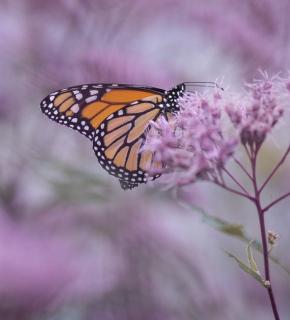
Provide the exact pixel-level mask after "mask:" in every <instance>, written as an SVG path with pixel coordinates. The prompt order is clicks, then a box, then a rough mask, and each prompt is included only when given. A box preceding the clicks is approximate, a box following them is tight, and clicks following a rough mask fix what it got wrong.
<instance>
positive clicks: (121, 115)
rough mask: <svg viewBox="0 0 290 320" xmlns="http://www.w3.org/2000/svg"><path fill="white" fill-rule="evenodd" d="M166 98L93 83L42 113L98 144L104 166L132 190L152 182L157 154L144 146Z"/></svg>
mask: <svg viewBox="0 0 290 320" xmlns="http://www.w3.org/2000/svg"><path fill="white" fill-rule="evenodd" d="M163 97H164V90H162V89H158V88H153V87H142V86H128V85H123V84H118V85H117V84H90V85H81V86H75V87H70V88H67V89H63V90H60V91H56V92H54V93H52V94H50V95H48V96H47V97H46V98H45V99H44V100H43V101H42V102H41V110H42V112H43V113H45V114H46V115H47V116H48V117H49V118H50V119H51V120H54V121H56V122H58V123H60V124H63V125H66V126H68V127H71V128H73V129H75V130H77V131H79V132H80V133H82V134H84V135H85V136H86V137H88V138H89V139H91V140H93V141H94V151H95V153H96V156H97V158H98V160H99V162H100V164H101V166H102V167H103V168H104V169H105V170H106V171H108V172H109V173H110V174H111V175H114V176H116V177H118V178H119V179H120V182H121V186H122V188H123V189H128V188H133V187H135V186H137V185H138V184H139V183H145V182H146V181H147V180H148V173H147V170H148V169H149V167H150V165H151V164H152V159H153V154H152V153H150V152H148V151H144V152H142V151H141V147H142V145H143V143H144V139H145V134H144V132H145V130H146V129H147V128H148V125H149V123H150V121H151V120H153V121H155V120H156V119H157V118H158V117H159V116H160V115H161V113H162V109H161V108H160V105H159V104H160V103H161V102H162V101H163ZM157 176H158V175H155V176H153V177H151V178H156V177H157Z"/></svg>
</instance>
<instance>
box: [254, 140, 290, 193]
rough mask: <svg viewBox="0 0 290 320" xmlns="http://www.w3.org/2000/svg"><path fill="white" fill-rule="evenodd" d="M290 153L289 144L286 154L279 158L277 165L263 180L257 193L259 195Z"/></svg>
mask: <svg viewBox="0 0 290 320" xmlns="http://www.w3.org/2000/svg"><path fill="white" fill-rule="evenodd" d="M289 152H290V144H289V146H288V148H287V150H286V152H285V153H284V155H283V157H282V158H281V160H280V161H279V162H278V163H277V165H276V166H275V167H274V169H273V170H272V172H271V173H270V175H269V176H268V178H267V179H266V180H265V182H264V183H263V184H262V186H261V187H260V189H259V192H260V193H261V192H262V190H263V189H264V188H265V186H266V185H267V183H268V182H269V181H270V180H271V178H272V177H273V176H274V174H275V173H276V172H277V170H278V169H279V168H280V167H281V165H282V164H283V162H284V161H285V160H286V158H287V156H288V154H289Z"/></svg>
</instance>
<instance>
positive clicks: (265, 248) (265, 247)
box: [251, 149, 280, 320]
mask: <svg viewBox="0 0 290 320" xmlns="http://www.w3.org/2000/svg"><path fill="white" fill-rule="evenodd" d="M258 150H259V149H256V152H254V154H253V156H252V158H251V166H252V176H253V187H254V192H255V199H254V203H255V206H256V208H257V212H258V216H259V223H260V231H261V238H262V246H263V257H264V269H265V280H266V281H269V283H270V287H269V288H267V292H268V295H269V298H270V303H271V307H272V311H273V315H274V317H275V320H280V317H279V313H278V309H277V306H276V302H275V297H274V293H273V290H272V284H271V279H270V266H269V253H268V245H267V233H266V227H265V217H264V210H263V209H262V206H261V197H260V194H261V190H259V189H258V184H257V176H256V163H257V154H258Z"/></svg>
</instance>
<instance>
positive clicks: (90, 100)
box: [41, 84, 164, 139]
mask: <svg viewBox="0 0 290 320" xmlns="http://www.w3.org/2000/svg"><path fill="white" fill-rule="evenodd" d="M163 93H164V90H162V89H158V88H153V87H148V88H147V87H141V86H128V85H122V84H118V85H117V84H90V85H82V86H76V87H70V88H67V89H62V90H60V91H56V92H53V93H51V94H50V95H48V96H47V97H46V98H45V99H44V100H43V101H42V102H41V110H42V112H43V113H45V114H46V115H47V116H48V117H49V118H50V119H51V120H54V121H56V122H58V123H60V124H63V125H66V126H68V127H71V128H73V129H75V130H77V131H79V132H80V133H82V134H84V135H85V136H87V137H88V138H89V139H93V138H94V135H95V131H96V129H97V128H98V127H99V126H100V125H101V124H102V122H103V121H104V120H105V119H106V118H107V117H108V116H110V115H111V114H112V113H114V112H116V111H119V110H121V109H122V108H124V107H125V106H126V105H128V104H130V103H132V102H135V101H154V102H155V101H158V100H159V101H161V100H162V94H163Z"/></svg>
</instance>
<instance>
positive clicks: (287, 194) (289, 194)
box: [263, 192, 290, 213]
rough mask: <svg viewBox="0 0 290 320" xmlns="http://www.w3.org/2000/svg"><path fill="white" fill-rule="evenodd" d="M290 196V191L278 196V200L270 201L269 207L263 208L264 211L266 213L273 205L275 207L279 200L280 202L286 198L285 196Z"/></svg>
mask: <svg viewBox="0 0 290 320" xmlns="http://www.w3.org/2000/svg"><path fill="white" fill-rule="evenodd" d="M289 196H290V192H288V193H285V194H283V196H281V197H279V198H277V199H276V200H274V201H273V202H271V203H269V204H268V205H267V207H265V208H264V209H263V212H264V213H265V212H266V211H267V210H269V209H270V208H271V207H273V206H274V205H275V204H277V203H278V202H280V201H281V200H284V199H285V198H287V197H289Z"/></svg>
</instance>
